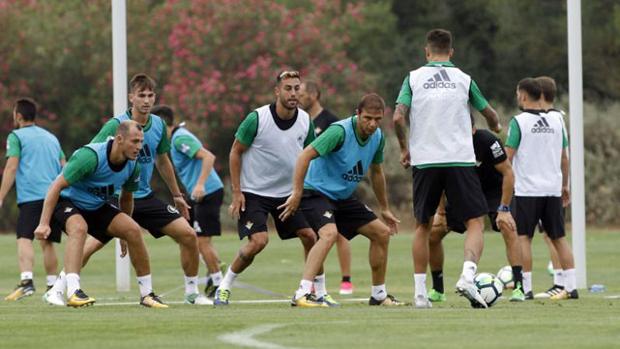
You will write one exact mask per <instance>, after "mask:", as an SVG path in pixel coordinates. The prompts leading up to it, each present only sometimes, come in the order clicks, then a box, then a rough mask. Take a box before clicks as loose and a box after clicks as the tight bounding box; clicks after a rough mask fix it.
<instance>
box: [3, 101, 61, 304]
mask: <svg viewBox="0 0 620 349" xmlns="http://www.w3.org/2000/svg"><path fill="white" fill-rule="evenodd" d="M36 115H37V107H36V104H35V102H34V101H33V100H31V99H28V98H23V99H19V100H17V101H16V102H15V107H14V108H13V124H14V126H15V130H13V131H12V132H11V133H10V134H9V136H8V139H7V142H6V157H7V161H6V164H5V167H4V173H3V175H2V185H1V186H0V207H2V203H3V202H4V199H5V198H6V196H7V194H8V193H9V191H10V190H11V187H12V186H13V183H16V185H15V187H16V190H17V207H18V208H19V216H18V218H17V229H16V232H17V260H18V262H19V270H20V272H21V281H20V283H19V284H18V285H17V287H16V288H15V290H13V292H11V293H10V294H9V295H8V296H6V298H4V300H7V301H17V300H20V299H21V298H23V297H27V296H30V295H32V294H33V293H34V291H35V288H34V282H33V281H32V280H33V273H32V269H33V266H34V248H33V246H32V240H33V239H34V229H35V228H36V227H37V223H38V222H39V218H40V217H41V209H42V208H43V199H45V193H47V188H48V187H49V185H50V184H51V183H52V181H53V180H54V179H55V178H56V176H58V174H59V173H60V170H61V168H62V166H64V163H65V154H64V153H63V152H62V149H61V148H60V144H59V143H58V139H57V138H56V137H55V136H54V135H53V134H51V133H50V132H48V131H47V130H45V129H43V128H41V127H39V126H37V125H36V123H35V118H36ZM60 235H61V231H60V227H58V226H53V227H52V232H51V234H50V235H49V237H48V238H47V239H46V240H41V242H40V244H41V249H42V250H43V264H44V266H45V271H46V273H47V285H48V287H51V285H53V284H54V281H56V274H57V270H56V268H57V265H58V260H57V258H56V251H55V250H54V245H53V243H54V242H56V243H59V242H60Z"/></svg>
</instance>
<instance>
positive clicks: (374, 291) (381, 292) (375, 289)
mask: <svg viewBox="0 0 620 349" xmlns="http://www.w3.org/2000/svg"><path fill="white" fill-rule="evenodd" d="M371 296H372V298H374V299H376V300H378V301H382V300H384V299H385V298H387V291H386V289H385V284H383V285H376V286H375V285H373V286H372V288H371Z"/></svg>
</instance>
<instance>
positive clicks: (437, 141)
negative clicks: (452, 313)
mask: <svg viewBox="0 0 620 349" xmlns="http://www.w3.org/2000/svg"><path fill="white" fill-rule="evenodd" d="M424 49H425V52H426V59H427V61H428V64H426V65H425V66H423V67H420V68H418V69H416V70H413V71H411V72H410V73H409V74H408V75H407V77H406V78H405V81H404V82H403V85H402V88H401V91H400V94H399V95H398V99H397V100H396V103H397V105H396V111H395V112H394V117H393V120H394V128H395V131H396V136H397V137H398V142H399V145H400V149H401V163H402V164H403V166H405V167H406V168H407V167H409V166H412V167H413V188H414V190H413V192H414V195H413V207H414V214H415V218H416V229H415V235H414V240H413V262H414V269H415V271H414V279H415V305H416V307H418V308H430V307H431V303H430V302H429V301H428V295H427V292H426V269H427V267H428V260H429V236H430V233H431V226H432V223H433V216H434V214H435V210H436V209H437V206H438V204H439V200H440V197H441V195H442V192H445V193H446V197H447V199H448V201H449V202H450V204H451V205H453V206H452V207H453V208H454V213H455V215H456V216H457V217H461V218H462V221H464V222H465V225H466V227H467V234H466V236H465V246H464V251H465V256H464V263H463V273H462V275H461V277H460V279H459V281H458V282H457V284H456V289H457V291H458V292H459V293H460V294H461V295H463V296H465V297H466V298H468V299H469V300H470V302H472V303H476V304H479V305H481V306H483V307H486V303H485V302H484V300H483V299H482V297H481V296H480V294H479V293H478V289H477V288H476V287H475V285H474V282H473V280H474V274H475V273H476V270H477V263H478V261H479V259H480V256H481V254H482V249H483V245H484V242H483V238H482V231H483V229H484V221H483V216H484V215H486V214H487V205H486V202H485V199H484V194H483V193H482V189H481V187H480V182H479V180H478V176H477V175H476V170H475V165H476V158H475V154H474V148H473V141H472V126H471V121H470V107H469V105H470V104H471V105H472V106H473V107H474V108H475V109H477V110H478V111H479V112H480V113H482V115H483V116H484V117H485V118H486V119H487V124H488V126H489V128H490V129H491V130H493V131H495V132H499V131H500V130H501V126H500V124H499V120H498V118H497V113H496V112H495V110H494V109H493V108H492V107H491V106H490V105H489V103H488V102H487V101H486V99H485V98H484V97H483V95H482V93H481V92H480V90H479V89H478V86H477V85H476V83H475V82H474V80H472V78H471V77H470V76H469V75H467V74H465V73H464V72H462V71H461V70H460V69H458V68H457V67H455V66H454V64H452V62H450V58H451V57H452V54H453V53H454V49H453V48H452V34H451V33H450V32H449V31H447V30H444V29H434V30H431V31H429V32H428V34H427V35H426V47H425V48H424ZM407 116H408V117H409V120H410V129H409V140H408V141H407V136H406V129H407V125H406V123H405V119H406V118H407ZM508 216H510V214H509V213H508V214H506V212H501V213H500V214H499V216H498V219H499V222H498V223H500V224H508V223H507V222H506V220H507V219H508Z"/></svg>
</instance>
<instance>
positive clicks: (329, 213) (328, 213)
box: [323, 211, 334, 219]
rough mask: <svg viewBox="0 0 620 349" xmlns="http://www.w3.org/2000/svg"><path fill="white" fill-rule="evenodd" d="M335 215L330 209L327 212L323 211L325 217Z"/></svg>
mask: <svg viewBox="0 0 620 349" xmlns="http://www.w3.org/2000/svg"><path fill="white" fill-rule="evenodd" d="M333 215H334V214H333V213H331V212H330V211H325V213H323V217H325V218H328V219H329V218H332V216H333Z"/></svg>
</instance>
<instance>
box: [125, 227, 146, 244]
mask: <svg viewBox="0 0 620 349" xmlns="http://www.w3.org/2000/svg"><path fill="white" fill-rule="evenodd" d="M140 239H142V230H141V229H140V226H139V225H138V224H131V225H129V226H128V227H127V229H126V231H125V240H126V241H128V242H134V241H139V240H140Z"/></svg>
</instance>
